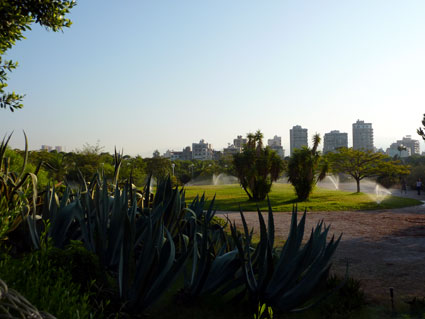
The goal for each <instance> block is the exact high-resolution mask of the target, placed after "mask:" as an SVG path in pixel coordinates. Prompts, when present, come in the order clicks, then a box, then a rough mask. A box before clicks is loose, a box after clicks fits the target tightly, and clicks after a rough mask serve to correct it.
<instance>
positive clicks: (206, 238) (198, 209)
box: [179, 195, 240, 300]
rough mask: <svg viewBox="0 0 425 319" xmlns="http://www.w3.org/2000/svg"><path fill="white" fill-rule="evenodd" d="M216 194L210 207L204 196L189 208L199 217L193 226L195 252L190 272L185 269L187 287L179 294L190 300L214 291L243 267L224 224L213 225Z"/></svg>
mask: <svg viewBox="0 0 425 319" xmlns="http://www.w3.org/2000/svg"><path fill="white" fill-rule="evenodd" d="M214 201H215V197H214V198H213V199H212V201H211V203H210V205H209V208H208V210H204V204H205V195H203V196H202V197H201V198H200V199H199V197H196V198H195V199H194V200H193V202H192V204H191V205H190V206H189V210H190V211H191V212H193V214H194V216H196V218H195V219H194V220H195V223H193V224H191V225H192V227H194V229H193V242H194V244H193V246H194V249H193V255H192V261H191V265H190V267H188V268H189V269H190V273H189V274H188V273H187V272H185V283H184V288H183V290H182V291H180V293H179V295H180V297H183V298H184V300H189V299H190V300H191V299H193V298H195V297H198V296H200V295H203V294H212V293H214V292H216V291H217V290H219V289H220V288H223V287H224V286H225V285H226V284H228V283H229V282H232V281H233V280H234V279H235V277H236V272H237V270H238V269H239V268H240V262H239V258H238V253H237V250H236V248H235V247H233V249H232V245H231V244H230V243H229V242H228V240H227V238H228V236H227V235H226V234H225V232H224V230H223V228H222V227H220V226H218V225H216V226H217V227H214V225H212V220H213V217H214V215H215V213H216V211H215V210H213V207H214Z"/></svg>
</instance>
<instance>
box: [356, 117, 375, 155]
mask: <svg viewBox="0 0 425 319" xmlns="http://www.w3.org/2000/svg"><path fill="white" fill-rule="evenodd" d="M353 149H355V150H370V151H373V128H372V123H365V122H364V121H360V120H357V122H356V123H353Z"/></svg>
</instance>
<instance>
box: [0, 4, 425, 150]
mask: <svg viewBox="0 0 425 319" xmlns="http://www.w3.org/2000/svg"><path fill="white" fill-rule="evenodd" d="M77 2H78V5H77V6H76V7H75V8H74V9H73V12H72V14H71V16H70V17H71V19H72V20H73V25H72V26H71V28H70V29H67V30H65V32H64V33H53V32H47V31H46V30H44V29H43V28H40V27H36V26H34V27H33V30H32V31H31V32H28V33H27V34H26V36H27V39H26V40H23V41H21V42H19V43H18V44H17V45H16V46H15V47H14V48H13V49H11V50H10V51H8V57H9V58H12V59H15V60H17V61H18V62H19V64H20V66H19V68H18V69H17V70H16V71H15V72H13V73H12V75H11V80H10V81H9V88H10V90H15V91H17V92H19V93H25V94H26V98H25V107H24V109H22V110H18V111H15V112H14V113H11V112H9V111H6V110H0V114H1V116H0V133H1V134H2V135H3V134H5V133H7V132H11V131H12V130H14V131H15V133H14V137H13V141H12V146H15V147H22V146H23V137H22V134H21V133H20V131H21V130H22V129H24V130H25V131H26V132H27V134H28V136H29V141H30V147H31V149H38V148H40V146H41V144H48V145H53V146H54V145H62V146H64V147H66V149H67V151H70V150H74V149H76V148H79V147H81V146H82V145H83V144H84V143H86V142H87V143H89V144H92V145H94V144H96V141H97V140H99V141H100V145H103V146H105V150H107V151H113V147H114V146H117V147H118V148H124V152H125V153H127V154H132V155H134V154H141V155H142V156H150V155H151V154H152V152H153V151H154V150H155V149H159V150H160V151H161V153H162V152H164V151H165V150H167V149H174V150H181V149H182V148H183V147H184V146H186V145H191V143H192V142H197V141H199V140H200V139H201V138H203V139H205V140H206V141H207V142H209V143H211V144H212V145H213V147H214V148H215V149H221V148H223V147H225V146H226V145H227V143H228V142H231V141H232V140H233V138H235V137H236V135H245V134H246V133H248V132H253V131H255V130H257V129H261V130H262V131H263V133H264V135H265V138H266V139H267V138H272V137H273V135H279V136H282V142H283V147H284V148H285V149H286V150H287V153H288V151H289V129H290V128H291V127H292V126H293V125H296V124H299V125H301V126H303V127H306V128H308V130H309V138H310V137H311V136H312V134H313V133H315V132H318V133H320V134H321V135H322V136H323V134H324V133H326V132H329V131H331V130H340V131H342V132H347V133H348V136H349V145H350V144H351V143H352V134H351V133H352V132H351V125H352V123H353V122H355V121H356V120H357V119H361V120H364V121H366V122H372V123H373V128H374V133H375V146H377V147H383V148H387V147H388V146H389V144H390V143H392V142H394V141H395V140H397V139H400V138H402V137H403V136H404V135H407V134H410V135H413V137H414V138H417V135H416V128H418V127H419V126H420V121H421V119H422V114H423V113H425V19H424V17H425V1H423V0H417V1H414V0H409V1H399V0H397V1H391V0H381V1H373V0H365V1H362V0H356V1H340V0H334V1H326V0H323V1H316V0H310V1H295V0H293V1H283V0H276V1H271V0H269V1H249V0H240V1H237V0H231V1H228V0H216V1H172V0H169V1H140V0H127V1H111V0H107V1H105V0H102V1H100V0H90V1H82V0H80V1H77ZM423 150H425V148H424V144H423V143H422V142H421V151H423Z"/></svg>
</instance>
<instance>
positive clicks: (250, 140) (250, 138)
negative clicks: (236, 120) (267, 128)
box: [246, 133, 255, 149]
mask: <svg viewBox="0 0 425 319" xmlns="http://www.w3.org/2000/svg"><path fill="white" fill-rule="evenodd" d="M246 137H247V139H248V142H247V143H246V147H247V148H249V149H254V148H255V135H254V134H252V133H248V134H247V135H246Z"/></svg>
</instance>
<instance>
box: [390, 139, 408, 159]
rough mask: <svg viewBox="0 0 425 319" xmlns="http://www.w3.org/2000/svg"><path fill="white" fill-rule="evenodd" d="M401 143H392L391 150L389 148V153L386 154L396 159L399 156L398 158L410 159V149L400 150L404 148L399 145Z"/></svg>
mask: <svg viewBox="0 0 425 319" xmlns="http://www.w3.org/2000/svg"><path fill="white" fill-rule="evenodd" d="M398 142H399V141H397V142H396V143H392V144H391V145H390V147H389V148H387V151H386V152H385V153H386V154H387V155H388V156H390V157H394V156H396V155H397V157H409V156H410V155H412V154H411V150H410V148H408V147H406V149H402V148H400V149H399V146H404V145H403V144H399V143H398Z"/></svg>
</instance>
